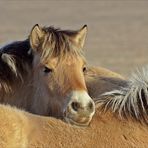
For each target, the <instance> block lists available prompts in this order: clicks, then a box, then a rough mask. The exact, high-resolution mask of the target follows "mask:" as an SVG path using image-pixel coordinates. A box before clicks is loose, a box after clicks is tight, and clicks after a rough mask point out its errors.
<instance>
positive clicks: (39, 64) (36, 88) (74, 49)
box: [0, 25, 118, 126]
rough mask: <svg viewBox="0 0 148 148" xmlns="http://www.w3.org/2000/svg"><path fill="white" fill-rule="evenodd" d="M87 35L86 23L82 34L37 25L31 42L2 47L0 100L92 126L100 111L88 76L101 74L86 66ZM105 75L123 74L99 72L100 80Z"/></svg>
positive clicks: (32, 33)
mask: <svg viewBox="0 0 148 148" xmlns="http://www.w3.org/2000/svg"><path fill="white" fill-rule="evenodd" d="M86 34H87V26H86V25H84V26H83V27H82V28H81V29H79V30H77V31H72V30H60V29H55V28H53V27H40V26H39V25H35V26H34V27H33V28H32V30H31V32H30V35H29V37H28V39H25V40H24V41H16V42H13V43H10V44H8V45H6V46H4V47H2V48H1V58H0V67H1V69H0V72H1V74H0V82H1V83H0V84H1V88H0V94H1V96H0V102H1V103H3V104H10V105H11V106H16V107H18V108H23V109H25V110H26V111H29V112H31V113H35V114H39V115H46V116H54V117H57V118H63V117H64V119H65V120H66V121H67V122H70V123H71V124H76V125H80V126H85V125H88V124H89V123H90V121H91V119H92V116H93V115H94V112H95V104H94V101H93V99H92V97H91V94H89V92H88V89H87V87H90V85H89V83H91V82H92V79H91V80H90V76H88V75H91V74H92V73H96V74H95V75H97V70H95V68H88V67H86V60H85V58H84V54H83V46H84V42H85V38H86ZM94 71H95V72H94ZM101 72H102V73H104V72H105V73H110V76H114V75H116V76H117V75H118V74H115V73H113V72H108V71H107V70H103V69H102V70H101V69H100V70H98V77H99V76H100V75H101ZM86 77H87V78H86ZM86 79H87V80H86ZM86 81H87V83H88V84H86ZM91 87H92V86H91ZM91 87H90V89H91Z"/></svg>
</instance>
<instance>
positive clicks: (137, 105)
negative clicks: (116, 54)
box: [96, 66, 148, 124]
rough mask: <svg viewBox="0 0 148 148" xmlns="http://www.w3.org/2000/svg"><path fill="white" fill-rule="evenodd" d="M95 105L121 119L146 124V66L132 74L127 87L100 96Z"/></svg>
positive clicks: (147, 107) (147, 71) (147, 69)
mask: <svg viewBox="0 0 148 148" xmlns="http://www.w3.org/2000/svg"><path fill="white" fill-rule="evenodd" d="M96 104H98V105H99V106H100V105H101V106H102V109H104V110H105V111H107V110H108V109H111V110H112V111H113V112H118V115H119V116H120V117H121V118H122V117H126V118H128V116H130V117H132V118H134V119H136V120H138V121H144V122H145V123H147V124H148V66H147V67H144V68H142V69H141V70H137V71H136V72H134V73H133V74H132V76H131V78H130V79H129V80H128V85H127V86H124V87H120V88H119V89H116V90H113V91H110V92H106V93H104V94H102V95H101V96H100V97H99V99H97V101H96Z"/></svg>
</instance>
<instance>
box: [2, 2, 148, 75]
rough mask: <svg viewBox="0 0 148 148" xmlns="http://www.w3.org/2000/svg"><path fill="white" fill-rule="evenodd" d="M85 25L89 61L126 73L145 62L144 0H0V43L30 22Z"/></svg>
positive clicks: (147, 12)
mask: <svg viewBox="0 0 148 148" xmlns="http://www.w3.org/2000/svg"><path fill="white" fill-rule="evenodd" d="M36 23H38V24H41V25H46V26H49V25H53V26H55V27H60V28H64V29H79V28H80V27H81V26H83V25H84V24H87V25H88V27H89V32H88V37H87V41H86V45H85V50H86V56H87V59H88V61H89V63H90V64H92V65H98V66H103V67H106V68H109V69H111V70H114V71H116V72H119V73H121V74H123V75H126V76H128V75H129V74H130V72H131V71H132V70H133V69H135V67H141V66H142V65H146V64H148V58H147V57H148V1H146V0H145V1H141V0H139V1H138V0H137V1H136V0H135V1H134V0H122V1H121V0H118V1H117V0H108V1H107V0H104V1H103V0H102V1H99V0H98V1H97V0H91V1H87V0H79V1H78V0H75V1H72V0H69V1H68V0H55V1H53V0H48V1H47V0H46V1H39V0H37V1H35V0H32V1H31V0H30V1H29V0H28V1H27V0H22V1H21V0H20V1H19V0H18V1H11V0H3V1H2V0H0V44H1V45H2V44H5V43H7V42H10V41H13V40H22V39H24V38H26V37H27V36H28V34H29V32H30V30H31V28H32V26H33V25H34V24H36Z"/></svg>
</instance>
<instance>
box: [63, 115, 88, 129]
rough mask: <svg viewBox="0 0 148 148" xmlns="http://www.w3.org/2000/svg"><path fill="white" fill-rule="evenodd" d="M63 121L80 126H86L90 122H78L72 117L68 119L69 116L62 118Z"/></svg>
mask: <svg viewBox="0 0 148 148" xmlns="http://www.w3.org/2000/svg"><path fill="white" fill-rule="evenodd" d="M64 119H65V121H66V122H67V123H69V124H71V125H74V126H81V127H87V126H88V125H89V123H90V122H86V123H80V122H76V121H74V120H73V119H70V118H66V117H65V118H64Z"/></svg>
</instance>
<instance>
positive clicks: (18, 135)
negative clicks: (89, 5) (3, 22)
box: [0, 25, 148, 148]
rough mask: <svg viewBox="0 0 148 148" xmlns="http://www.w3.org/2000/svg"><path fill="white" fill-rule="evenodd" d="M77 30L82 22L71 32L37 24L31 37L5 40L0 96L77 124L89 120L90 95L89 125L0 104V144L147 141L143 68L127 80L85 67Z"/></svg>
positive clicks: (139, 143)
mask: <svg viewBox="0 0 148 148" xmlns="http://www.w3.org/2000/svg"><path fill="white" fill-rule="evenodd" d="M61 34H62V35H61ZM84 34H85V35H84ZM80 36H81V37H82V36H83V37H84V38H85V36H86V27H83V28H82V29H80V30H79V31H76V32H75V31H74V32H73V31H61V30H55V29H53V28H40V27H39V26H38V25H36V26H35V27H34V28H33V29H32V31H31V34H30V37H29V40H26V41H22V42H16V43H12V44H10V45H8V46H5V47H4V48H3V49H2V53H1V61H0V62H1V63H0V64H1V65H2V66H1V67H5V69H2V70H1V75H0V76H1V77H0V79H1V89H0V90H1V102H2V103H9V104H10V105H16V106H17V107H20V108H24V109H26V110H28V111H31V112H33V113H37V114H41V115H43V114H45V115H53V116H60V117H61V116H64V119H66V121H68V122H69V123H72V124H76V125H88V123H89V122H90V120H91V118H92V116H93V114H94V110H95V109H94V102H95V104H96V108H97V109H96V110H97V111H96V115H95V116H94V119H93V120H92V123H91V124H90V126H88V127H87V128H78V127H74V126H71V125H69V124H66V123H64V122H62V121H60V120H58V119H54V118H52V117H41V116H37V115H33V114H30V113H27V112H25V111H21V110H19V109H16V108H12V107H10V106H7V105H0V137H1V141H0V142H1V143H0V145H1V147H27V148H28V147H92V146H93V147H147V144H148V143H147V138H148V136H147V130H148V126H147V123H148V118H147V117H148V111H147V107H148V95H147V94H148V92H147V91H148V78H147V72H148V70H147V68H146V69H143V70H142V72H138V73H137V74H136V73H134V75H133V76H132V78H131V79H129V80H125V79H124V78H122V76H120V75H118V74H116V73H113V72H110V71H108V70H105V69H102V68H90V67H85V66H84V63H85V60H84V58H83V52H82V50H78V49H81V48H82V46H83V44H84V40H85V39H84V38H83V37H82V38H83V39H84V40H82V38H80ZM29 41H30V42H29ZM51 41H52V42H51ZM65 43H66V44H65ZM30 44H31V47H32V49H33V54H32V52H31V50H29V48H30ZM59 45H60V47H62V48H60V47H59ZM69 45H70V46H69ZM19 46H22V48H18V47H19ZM12 47H13V48H12ZM69 47H71V48H69ZM23 48H24V50H23V52H24V54H22V49H23ZM19 49H21V52H20V51H19V52H18V50H19ZM57 49H58V50H57ZM63 49H66V51H64V50H63ZM26 51H27V52H26ZM59 55H60V56H59ZM73 56H74V57H73ZM48 62H49V63H48ZM60 64H62V65H61V66H60ZM75 64H76V65H77V66H76V65H75ZM65 65H66V66H65ZM65 67H66V68H65ZM67 67H68V68H67ZM71 67H72V69H73V68H74V69H75V71H74V73H72V72H71V70H70V68H71ZM67 69H69V70H68V73H67V74H66V70H67ZM80 69H81V70H80ZM4 72H5V73H6V75H4ZM60 72H62V73H60ZM73 74H75V75H73ZM77 76H80V77H77ZM70 78H71V79H70ZM72 80H73V81H72ZM16 82H17V83H16ZM49 82H50V83H49ZM49 84H51V85H49ZM63 84H66V85H64V86H63ZM73 84H74V85H73ZM79 86H81V87H79ZM44 94H45V96H44ZM58 96H59V98H58ZM84 96H85V97H86V100H85V99H83V97H84ZM21 97H22V98H21ZM52 97H53V98H52ZM91 98H93V100H92V99H91ZM51 99H52V100H51ZM53 99H54V100H53ZM93 101H94V102H93ZM90 104H91V105H90ZM83 105H84V106H83ZM44 109H45V110H44ZM56 112H57V113H58V114H56ZM104 112H105V113H106V114H104ZM80 135H81V138H80ZM69 137H70V138H69ZM117 139H118V140H117ZM70 144H71V145H70Z"/></svg>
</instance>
